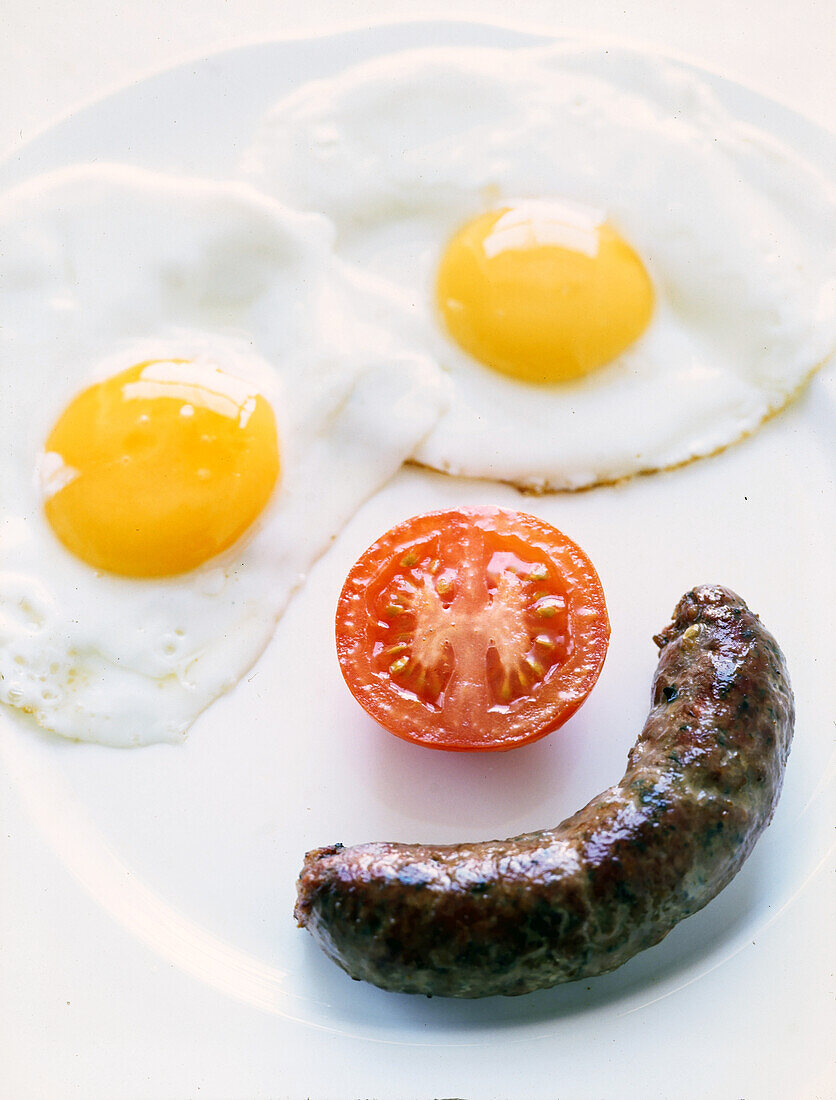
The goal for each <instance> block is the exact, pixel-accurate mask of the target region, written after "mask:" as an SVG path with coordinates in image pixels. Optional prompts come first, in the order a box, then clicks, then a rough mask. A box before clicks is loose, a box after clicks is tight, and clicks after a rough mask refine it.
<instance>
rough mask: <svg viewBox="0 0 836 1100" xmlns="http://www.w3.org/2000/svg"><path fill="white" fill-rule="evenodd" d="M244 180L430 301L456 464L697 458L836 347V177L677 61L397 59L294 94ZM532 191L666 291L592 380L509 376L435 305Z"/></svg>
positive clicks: (616, 56)
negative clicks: (455, 239) (460, 258)
mask: <svg viewBox="0 0 836 1100" xmlns="http://www.w3.org/2000/svg"><path fill="white" fill-rule="evenodd" d="M241 172H242V173H243V174H244V176H245V177H246V178H247V179H249V180H250V181H252V182H253V183H255V184H256V185H257V186H259V187H260V188H262V189H263V190H265V191H266V192H267V193H269V194H271V195H274V196H276V197H278V198H280V199H282V200H284V201H286V202H289V203H293V204H295V205H297V206H299V207H302V208H306V209H311V210H317V211H321V212H323V213H324V214H326V215H327V216H328V217H329V218H330V219H332V221H333V222H334V224H335V226H336V232H337V248H338V250H339V251H340V252H341V253H342V254H343V255H345V256H346V257H347V258H349V259H350V260H351V261H353V262H356V263H357V264H359V265H361V266H363V267H364V268H365V269H367V270H368V271H370V272H372V273H374V274H375V275H376V276H379V277H381V278H383V279H384V280H386V281H387V282H388V283H389V285H390V287H391V289H392V296H393V303H394V302H397V303H398V307H399V308H401V307H403V308H406V309H410V310H411V313H412V325H411V326H407V327H402V328H401V335H402V339H403V341H404V343H405V345H408V344H409V343H410V342H412V343H414V344H417V345H418V346H422V347H424V348H425V349H426V350H427V351H428V352H429V353H430V354H431V355H432V356H433V357H434V358H435V359H436V361H437V362H439V363H440V364H441V365H442V366H443V367H444V368H445V369H446V370H447V371H448V372H449V374H450V376H451V377H452V379H453V383H454V396H453V399H452V401H451V404H450V407H449V410H448V412H447V414H446V415H445V416H443V417H442V418H441V419H440V420H439V422H438V424H437V426H436V427H435V429H434V430H433V431H432V432H431V433H430V434H429V435H428V436H427V438H426V439H425V440H424V441H423V443H422V444H420V445H419V446H418V447H417V448H416V451H415V458H416V459H417V460H418V461H420V462H422V463H425V464H427V465H429V466H432V467H435V468H437V469H440V470H444V471H448V472H452V473H457V474H466V475H472V476H482V477H492V478H498V479H502V480H507V481H512V482H514V483H516V484H518V485H520V486H524V487H528V488H532V489H555V488H556V489H561V488H580V487H583V486H587V485H591V484H595V483H598V482H607V481H612V480H616V479H618V478H621V477H624V476H627V475H630V474H634V473H637V472H640V471H648V470H654V469H659V468H663V467H667V466H672V465H676V464H678V463H681V462H684V461H686V460H688V459H691V458H694V457H697V456H701V455H706V454H710V453H711V452H713V451H715V450H717V449H719V448H721V447H723V446H725V445H727V444H729V443H731V442H733V441H734V440H736V439H738V438H740V437H741V436H743V435H745V434H746V433H747V432H749V431H751V430H752V429H754V428H755V427H757V425H758V424H760V423H761V422H762V421H763V420H764V419H765V417H767V416H768V415H769V414H770V413H771V412H773V411H775V410H777V409H779V408H780V407H781V406H782V405H783V404H785V403H786V401H787V400H789V399H790V398H791V397H792V395H793V394H794V393H795V392H796V391H797V389H798V387H799V386H800V385H802V383H803V382H804V380H805V379H806V378H807V377H808V376H809V374H810V373H811V372H812V371H813V370H815V368H816V367H817V366H819V365H820V364H821V363H822V361H823V360H825V359H826V358H827V357H828V356H829V355H830V354H831V353H832V351H833V348H834V345H835V344H836V260H835V259H834V258H835V257H836V218H834V210H835V209H836V198H835V197H834V191H833V189H832V187H830V186H829V184H828V182H827V181H826V180H825V179H824V178H823V177H822V176H821V175H820V174H819V173H818V172H817V171H816V170H814V169H813V168H812V167H811V166H810V165H808V164H806V163H805V162H803V161H802V160H800V159H799V158H798V157H797V156H796V155H795V154H794V153H793V152H792V151H791V150H789V149H788V148H786V147H784V146H782V145H781V144H780V143H779V142H777V141H776V140H775V139H773V138H771V137H770V136H769V135H767V134H765V133H762V132H760V131H758V130H756V129H754V128H752V127H751V126H748V125H744V124H743V123H741V122H738V121H737V120H736V119H735V118H734V117H732V116H731V115H730V114H729V113H728V112H727V111H726V109H725V108H724V107H722V106H721V104H720V103H719V102H718V100H717V98H716V96H715V95H714V93H713V92H712V90H711V89H710V88H709V87H708V85H707V84H706V83H705V81H703V80H702V79H701V78H700V77H698V76H697V75H695V74H693V73H692V72H690V71H687V70H685V69H683V68H681V67H680V66H678V65H676V64H674V63H672V62H667V61H664V60H663V59H660V58H657V57H653V56H649V55H642V54H639V53H636V52H635V51H620V50H617V49H613V50H609V51H602V50H595V49H591V48H588V47H581V46H577V45H573V44H566V45H560V46H553V47H548V48H546V49H535V50H530V49H528V50H516V51H509V50H489V49H479V50H473V49H470V50H459V49H444V50H423V51H411V52H408V53H404V54H398V55H393V56H388V57H385V58H380V59H376V60H374V61H372V62H369V63H366V64H363V65H359V66H356V67H354V68H351V69H349V70H346V71H345V72H344V73H342V74H340V75H338V76H337V77H335V78H333V79H330V80H322V81H314V82H311V83H309V84H306V85H304V86H302V87H301V88H299V89H297V90H296V91H295V92H293V93H292V94H291V95H289V96H287V97H286V98H285V99H283V100H282V101H280V102H279V103H278V104H277V105H276V106H275V107H274V108H273V109H272V111H271V112H270V113H269V114H268V115H267V116H266V117H265V119H264V120H263V122H262V123H261V125H260V127H259V129H258V131H257V133H256V135H255V137H254V139H253V141H252V143H251V146H250V148H249V150H248V151H247V153H246V154H245V156H244V158H243V160H242V164H241ZM519 199H526V200H530V199H537V200H549V199H558V200H568V201H570V202H576V203H581V204H584V205H587V206H591V207H594V208H599V209H601V210H603V211H604V212H605V214H606V217H607V219H608V220H609V221H610V222H611V223H612V224H613V225H614V226H615V227H616V229H617V230H618V231H619V232H620V233H621V234H622V236H624V237H625V238H626V239H627V241H629V242H630V244H631V245H632V246H633V247H634V248H635V249H636V251H637V252H638V254H639V255H640V257H641V258H642V260H643V261H644V263H645V265H646V266H647V268H648V270H649V273H650V276H651V279H652V281H653V283H654V289H655V295H656V307H655V313H654V316H653V318H652V321H651V324H650V326H649V327H648V329H647V330H646V332H645V333H644V335H643V336H642V337H641V338H640V339H639V341H638V342H637V343H636V344H634V345H633V346H632V347H630V348H629V349H628V350H627V351H626V352H624V353H623V354H622V355H620V356H619V357H618V358H617V359H616V360H615V361H614V362H612V363H610V364H608V365H607V366H605V367H603V368H601V369H599V370H597V371H595V372H593V373H592V374H590V375H588V376H587V377H586V378H583V379H580V380H577V381H574V382H570V383H561V384H557V385H554V386H537V385H531V384H526V383H522V382H517V381H515V380H512V379H509V378H507V377H505V376H501V375H498V374H496V373H494V372H492V371H490V370H488V369H486V368H484V367H482V366H481V365H479V364H477V363H476V362H475V361H474V360H472V359H471V358H470V357H469V356H468V355H467V354H466V353H465V352H463V351H462V350H461V349H460V348H458V347H457V346H456V345H455V344H454V343H453V342H452V340H451V339H449V338H448V337H447V336H446V334H445V333H444V332H443V331H442V323H441V321H440V319H439V318H438V317H437V315H436V311H435V304H434V280H435V273H436V270H437V266H438V262H439V258H440V255H441V252H442V250H443V248H444V246H445V245H446V243H447V241H448V240H449V239H450V237H451V236H452V234H453V233H454V232H455V231H456V230H457V229H458V228H459V227H460V226H461V225H462V224H464V223H465V222H467V221H468V220H469V219H470V218H472V217H474V216H475V215H476V214H478V213H480V212H482V211H484V210H489V209H495V208H497V207H500V206H502V205H504V204H506V203H508V202H511V201H514V200H519ZM398 316H399V317H400V313H398ZM398 323H399V324H402V322H400V321H399V322H398Z"/></svg>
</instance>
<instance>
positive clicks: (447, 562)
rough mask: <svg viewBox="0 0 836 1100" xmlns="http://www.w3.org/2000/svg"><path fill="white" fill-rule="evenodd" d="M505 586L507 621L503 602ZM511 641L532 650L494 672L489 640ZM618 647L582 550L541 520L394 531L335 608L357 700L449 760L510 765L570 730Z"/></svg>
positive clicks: (500, 518) (413, 524)
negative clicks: (480, 758)
mask: <svg viewBox="0 0 836 1100" xmlns="http://www.w3.org/2000/svg"><path fill="white" fill-rule="evenodd" d="M474 547H475V549H476V557H477V558H479V559H480V560H479V561H477V562H476V563H475V564H474V562H473V561H472V560H470V559H469V558H468V555H470V554H472V553H473V550H474ZM436 551H437V555H436V557H435V558H433V555H434V554H436ZM445 553H446V559H445ZM413 558H415V559H416V561H415V562H414V563H413ZM430 558H433V560H432V561H430V560H429V559H430ZM495 562H498V563H499V565H498V566H497V567H496V568H495V569H494V570H493V572H492V567H493V566H494V563H495ZM508 562H510V563H511V564H510V566H509V567H508V568H507V569H505V568H504V566H505V565H506V563H508ZM428 563H429V564H428ZM547 563H548V564H547ZM422 567H423V568H422ZM433 567H435V571H434V572H431V575H430V576H428V571H431V570H432V568H433ZM544 571H545V572H546V573H547V574H548V575H547V576H546V578H545V580H540V577H541V576H542V575H543V573H544ZM480 574H482V575H483V579H481V580H480ZM509 576H510V580H511V581H512V582H513V583H512V585H511V587H510V593H511V604H510V609H509V605H508V604H507V603H506V604H503V603H502V600H501V599H499V598H496V597H497V596H498V595H499V596H501V594H502V592H503V590H504V589H508V588H509V584H508V578H509ZM535 578H536V579H535ZM492 581H493V582H494V584H493V588H491V582H492ZM433 589H435V591H434V592H433ZM404 590H405V591H406V597H405V596H404ZM413 590H414V592H416V593H417V596H416V595H413V596H412V598H411V601H410V596H409V594H410V592H412V591H413ZM392 592H394V593H395V595H394V596H392ZM427 593H430V594H431V599H430V600H428V599H427ZM441 593H443V595H441V597H440V599H439V596H440V594H441ZM561 599H563V601H564V603H563V605H562V606H561ZM387 600H388V601H389V602H388V603H387V602H386V601H387ZM445 600H447V601H448V602H447V603H446V604H445V602H444V601H445ZM480 600H481V601H482V604H483V606H482V609H481V612H480V607H479V604H480ZM515 601H516V602H515ZM416 607H417V612H416V610H415V609H416ZM485 607H487V608H488V609H489V610H488V611H487V612H486V611H485ZM486 614H487V616H488V618H489V619H490V620H491V621H490V624H489V626H488V627H485V625H484V617H485V615H486ZM555 624H557V625H555ZM416 628H418V629H416ZM540 629H542V630H544V631H545V633H537V634H534V633H533V632H534V631H535V630H540ZM550 629H551V630H552V631H553V633H552V634H551V635H549V634H548V631H549V630H550ZM561 630H562V633H561V632H557V631H561ZM506 634H509V635H510V636H511V637H512V638H516V637H517V636H519V637H521V638H522V639H523V645H524V644H526V642H529V643H530V647H529V652H528V653H527V654H525V655H523V654H522V653H518V654H517V658H518V659H517V661H516V664H514V661H513V660H511V661H510V662H509V661H506V662H505V663H503V662H502V660H497V659H496V653H497V647H496V646H495V645H493V644H492V643H491V642H490V641H489V639H494V638H496V637H499V638H500V639H501V638H503V637H505V635H506ZM532 637H533V641H532V640H531V638H532ZM609 637H610V625H609V618H608V616H607V609H606V602H605V599H604V593H603V588H602V586H601V582H600V579H599V577H598V574H597V573H596V571H595V568H594V566H593V565H592V563H591V562H590V560H589V558H588V557H587V556H586V554H585V553H584V552H583V550H581V549H580V547H579V546H577V544H576V543H574V542H573V541H572V540H571V539H569V538H567V536H566V535H564V534H563V533H562V532H560V531H558V530H557V529H556V528H554V527H552V526H551V525H550V524H547V523H545V522H544V521H543V520H540V519H538V518H537V517H535V516H531V515H528V514H526V513H520V512H512V511H507V510H503V509H499V508H492V507H485V508H463V509H457V510H451V511H444V512H431V513H427V514H425V515H421V516H415V517H412V518H411V519H408V520H406V521H404V522H403V523H400V524H398V525H397V526H395V527H394V528H392V529H391V530H390V531H388V532H387V533H386V534H384V535H383V536H382V537H381V538H380V539H378V540H377V541H376V542H375V543H374V544H373V545H372V546H370V547H369V549H368V550H367V551H366V552H365V554H363V555H362V556H361V558H360V559H359V560H358V562H357V563H356V564H355V565H354V567H353V568H352V569H351V570H350V572H349V574H348V577H347V579H346V582H345V584H344V586H343V589H342V592H341V594H340V597H339V601H338V604H337V614H336V643H337V657H338V660H339V664H340V669H341V671H342V674H343V677H344V679H345V681H346V684H347V685H348V687H349V690H350V691H351V693H352V694H353V695H354V697H355V699H356V700H357V701H358V703H360V705H361V706H362V707H363V708H364V709H365V710H366V711H367V713H368V714H369V715H370V716H371V717H372V718H374V719H375V721H377V722H378V723H379V724H380V725H382V726H383V727H384V728H385V729H387V730H388V731H389V732H390V733H392V734H394V735H395V736H396V737H400V738H402V739H403V740H405V741H409V742H412V743H416V744H420V745H424V746H426V747H428V748H435V749H442V750H444V751H448V752H506V751H508V750H510V749H513V748H517V747H519V746H520V745H525V744H529V743H531V742H533V741H537V740H539V739H540V738H542V737H545V736H546V735H547V734H549V733H551V732H553V731H554V730H555V729H557V728H559V727H560V726H562V725H563V724H564V723H565V722H566V721H568V719H569V718H571V716H572V715H573V714H574V713H575V712H576V711H577V709H578V707H580V706H581V705H582V703H583V702H584V700H585V699H586V698H587V696H588V694H589V692H590V691H591V690H592V688H593V686H594V685H595V682H596V680H597V679H598V676H599V674H600V671H601V668H602V667H603V663H604V659H605V657H606V652H607V646H608V644H609ZM399 639H402V640H399ZM438 639H446V642H445V641H441V642H439V640H438ZM445 645H446V647H447V648H446V649H445V648H444V646H445ZM428 647H429V648H431V649H432V650H433V653H434V655H435V656H436V657H438V656H439V653H440V654H441V655H442V656H441V657H440V659H438V660H436V661H435V663H433V662H432V661H430V662H428V663H427V664H426V667H425V666H422V665H421V663H420V661H416V659H415V658H416V654H418V653H420V651H422V650H427V648H428ZM489 650H490V656H488V651H489ZM451 651H452V660H451V659H449V658H450V653H451ZM445 654H446V657H445V656H444V655H445ZM506 656H507V652H506ZM491 660H493V666H491ZM390 661H391V663H389V664H388V666H387V662H390ZM549 662H552V664H551V665H550V664H549ZM486 663H487V666H488V674H486V675H483V669H484V667H485V665H486ZM509 664H510V665H511V666H513V667H512V669H511V674H510V676H509V675H508V672H507V669H508V666H509ZM400 665H404V666H405V667H404V668H403V670H400ZM410 665H412V666H413V667H412V669H410ZM463 666H467V667H465V668H464V670H463ZM522 666H524V667H522ZM393 669H395V670H398V671H396V672H394V673H393V671H392V670H393ZM422 673H423V674H424V678H423V679H421V675H422ZM540 673H542V675H540ZM445 675H446V676H447V679H446V681H444V677H445ZM410 676H412V678H413V679H412V680H410V679H409V677H410ZM520 677H522V679H521V678H520ZM442 681H444V683H443V687H442V690H441V691H440V692H439V693H438V694H437V695H436V694H435V693H436V691H437V689H438V685H439V683H440V682H442ZM529 681H530V687H529V689H528V691H526V689H525V684H526V683H527V682H529ZM419 683H420V685H421V687H420V688H417V687H416V684H419ZM492 689H493V695H492V694H491V691H492ZM503 691H510V692H511V697H509V698H508V699H507V700H506V699H505V696H504V695H502V692H503ZM515 693H516V694H515Z"/></svg>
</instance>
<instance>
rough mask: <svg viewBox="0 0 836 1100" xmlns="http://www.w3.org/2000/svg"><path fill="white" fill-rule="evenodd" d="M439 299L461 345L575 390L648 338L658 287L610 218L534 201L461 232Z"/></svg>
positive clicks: (449, 254)
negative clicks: (577, 381)
mask: <svg viewBox="0 0 836 1100" xmlns="http://www.w3.org/2000/svg"><path fill="white" fill-rule="evenodd" d="M437 299H438V306H439V309H440V311H441V315H442V318H443V320H444V323H445V324H446V326H447V329H448V331H449V332H450V334H451V336H452V337H453V339H454V340H455V341H456V342H457V343H458V344H459V345H460V346H461V347H462V348H463V349H464V350H465V351H467V352H468V353H469V354H470V355H472V356H473V357H474V358H475V359H478V360H479V362H481V363H484V364H485V365H487V366H489V367H492V368H493V369H494V370H497V371H500V372H502V373H503V374H508V375H511V376H512V377H514V378H518V379H521V380H523V381H526V382H539V383H553V382H565V381H568V380H570V379H573V378H579V377H580V376H582V375H584V374H587V373H588V372H589V371H592V370H595V369H596V368H598V367H601V366H603V365H604V364H605V363H609V362H610V361H611V360H613V359H614V358H616V356H618V355H619V354H620V353H621V352H622V351H624V350H625V349H626V348H627V347H629V346H630V344H632V343H633V342H634V341H635V340H636V339H638V337H639V336H640V335H641V334H642V332H643V331H644V329H645V328H646V327H647V324H648V322H649V321H650V316H651V314H652V312H653V287H652V284H651V282H650V277H649V276H648V274H647V271H646V270H645V268H644V265H643V263H642V261H641V260H640V259H639V257H638V256H637V255H636V253H635V252H634V251H633V249H632V248H631V247H630V246H629V245H628V244H627V243H626V241H624V240H623V239H622V238H621V237H620V236H619V235H618V234H617V233H616V232H615V230H614V229H613V228H612V227H611V226H610V225H608V224H607V223H606V222H605V221H604V218H603V215H602V214H601V213H600V212H598V211H595V210H591V209H589V208H587V207H582V206H576V205H575V204H571V203H564V202H548V201H540V200H532V201H525V202H520V203H518V204H516V205H515V206H512V207H504V208H503V209H501V210H494V211H491V212H490V213H487V214H482V215H480V216H479V217H477V218H475V219H474V220H473V221H471V222H469V223H468V224H467V225H465V226H464V227H463V228H462V229H460V230H459V231H458V233H456V235H455V236H454V237H453V239H452V240H451V241H450V243H449V245H448V246H447V249H446V251H445V252H444V255H443V256H442V259H441V264H440V266H439V271H438V282H437Z"/></svg>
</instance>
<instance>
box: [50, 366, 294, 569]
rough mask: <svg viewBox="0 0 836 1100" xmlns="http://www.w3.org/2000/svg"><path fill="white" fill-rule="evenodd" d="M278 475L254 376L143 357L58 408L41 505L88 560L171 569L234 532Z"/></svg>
mask: <svg viewBox="0 0 836 1100" xmlns="http://www.w3.org/2000/svg"><path fill="white" fill-rule="evenodd" d="M278 473H279V454H278V444H277V439H276V422H275V417H274V415H273V410H272V408H271V407H270V405H269V403H268V402H267V401H266V400H265V398H264V397H262V396H261V395H260V394H259V393H258V392H256V391H255V390H254V388H253V387H252V386H251V385H250V384H249V383H247V382H243V381H242V380H241V379H239V378H235V377H233V376H232V375H228V374H225V373H223V372H222V371H221V370H219V369H218V368H217V367H215V366H214V364H207V363H204V362H188V361H180V360H170V361H155V362H148V363H140V364H138V365H137V366H134V367H131V368H130V369H129V370H126V371H123V372H121V373H120V374H117V375H114V376H113V377H112V378H108V379H106V380H105V381H103V382H99V383H98V384H97V385H94V386H91V387H90V388H89V389H87V390H85V391H84V392H83V393H81V394H79V396H78V397H76V398H75V400H73V401H72V402H71V404H70V405H68V406H67V408H66V409H65V410H64V412H63V414H62V415H61V417H60V419H59V420H58V422H57V423H56V425H55V427H54V428H53V429H52V432H51V433H50V436H49V438H48V440H47V443H46V453H45V455H44V456H43V486H44V498H45V499H44V507H45V510H46V515H47V518H48V520H49V522H50V524H51V525H52V528H53V530H54V531H55V533H56V535H57V536H58V538H59V539H60V540H61V542H62V543H63V544H64V545H65V546H66V547H67V549H68V550H70V551H71V552H72V553H73V554H75V555H76V556H77V557H79V558H81V559H82V561H85V562H87V563H88V564H89V565H92V566H94V567H95V568H97V569H103V570H107V571H108V572H111V573H120V574H122V575H124V576H130V577H162V576H169V575H171V574H175V573H183V572H185V571H186V570H189V569H194V568H196V567H197V566H198V565H201V564H202V563H203V562H205V561H207V560H208V559H209V558H212V557H214V556H215V555H216V554H219V553H220V552H221V551H222V550H225V549H226V548H227V547H229V546H231V545H232V544H233V543H234V542H236V540H237V539H238V538H240V536H241V535H242V534H243V533H244V532H245V531H246V530H247V528H248V527H249V526H250V524H252V522H253V521H254V520H255V519H256V517H257V516H258V515H259V513H260V512H261V510H262V509H263V508H264V506H265V504H266V503H267V500H268V499H269V497H270V494H271V492H272V491H273V487H274V485H275V483H276V479H277V477H278Z"/></svg>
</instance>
